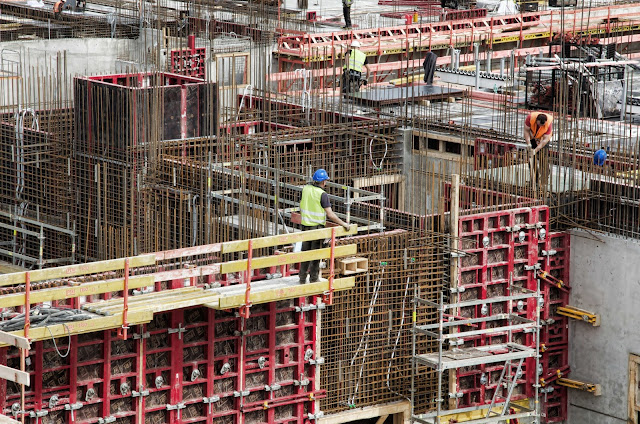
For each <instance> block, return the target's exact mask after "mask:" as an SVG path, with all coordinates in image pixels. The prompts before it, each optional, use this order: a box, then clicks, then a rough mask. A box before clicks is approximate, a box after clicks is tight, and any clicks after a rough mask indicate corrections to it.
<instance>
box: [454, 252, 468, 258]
mask: <svg viewBox="0 0 640 424" xmlns="http://www.w3.org/2000/svg"><path fill="white" fill-rule="evenodd" d="M465 256H467V253H466V252H451V257H452V258H462V257H465Z"/></svg>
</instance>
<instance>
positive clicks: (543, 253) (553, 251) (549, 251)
mask: <svg viewBox="0 0 640 424" xmlns="http://www.w3.org/2000/svg"><path fill="white" fill-rule="evenodd" d="M557 253H558V251H557V250H553V249H551V250H543V251H542V256H553V255H555V254H557Z"/></svg>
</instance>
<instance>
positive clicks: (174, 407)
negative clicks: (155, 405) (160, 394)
mask: <svg viewBox="0 0 640 424" xmlns="http://www.w3.org/2000/svg"><path fill="white" fill-rule="evenodd" d="M186 407H187V406H186V405H185V404H184V403H182V402H180V403H176V404H175V405H169V404H167V411H179V410H181V409H184V408H186Z"/></svg>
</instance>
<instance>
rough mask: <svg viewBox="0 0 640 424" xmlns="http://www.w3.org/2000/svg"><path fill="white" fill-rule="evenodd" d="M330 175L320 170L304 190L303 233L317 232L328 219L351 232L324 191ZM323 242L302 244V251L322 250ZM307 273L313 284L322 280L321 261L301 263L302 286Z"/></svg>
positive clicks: (301, 203)
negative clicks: (334, 209)
mask: <svg viewBox="0 0 640 424" xmlns="http://www.w3.org/2000/svg"><path fill="white" fill-rule="evenodd" d="M328 179H329V175H328V174H327V171H325V170H324V169H318V170H317V171H316V172H315V173H314V174H313V184H307V185H306V186H304V188H303V189H302V198H301V199H300V217H301V222H300V223H301V224H302V230H303V231H309V230H317V229H320V228H324V226H325V224H326V222H327V218H329V219H330V220H331V221H333V222H335V223H336V224H339V225H342V226H343V227H344V228H345V229H346V230H349V224H347V223H346V222H344V221H343V220H341V219H340V218H338V216H337V215H336V214H335V212H333V210H332V209H331V202H330V201H329V195H328V194H327V193H326V192H325V191H324V187H325V186H326V185H327V180H328ZM322 242H323V240H322V239H320V240H309V241H305V242H303V243H302V251H303V252H306V251H307V250H316V249H321V248H322ZM307 272H308V273H309V280H310V282H312V283H315V282H317V281H319V279H320V275H319V274H320V261H319V260H314V261H308V262H301V263H300V271H299V273H298V276H299V277H300V284H305V283H306V282H307Z"/></svg>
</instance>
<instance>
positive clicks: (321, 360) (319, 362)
mask: <svg viewBox="0 0 640 424" xmlns="http://www.w3.org/2000/svg"><path fill="white" fill-rule="evenodd" d="M309 363H310V364H311V365H323V364H324V358H316V359H309Z"/></svg>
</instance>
